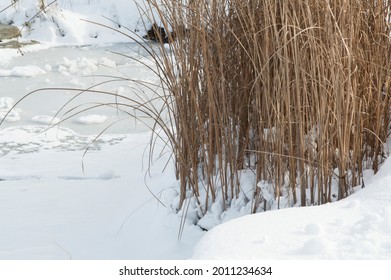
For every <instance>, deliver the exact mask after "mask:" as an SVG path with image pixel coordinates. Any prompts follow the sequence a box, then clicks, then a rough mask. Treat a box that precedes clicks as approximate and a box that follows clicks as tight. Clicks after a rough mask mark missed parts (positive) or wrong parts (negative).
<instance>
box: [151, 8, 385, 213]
mask: <svg viewBox="0 0 391 280" xmlns="http://www.w3.org/2000/svg"><path fill="white" fill-rule="evenodd" d="M147 2H148V5H147V8H146V9H145V10H144V11H143V13H146V14H148V11H153V12H151V13H149V15H150V21H151V22H162V26H164V27H165V28H166V29H172V30H174V32H173V34H171V35H169V36H172V37H175V38H172V39H175V41H174V42H173V43H172V44H171V45H170V50H169V51H167V49H165V48H164V47H162V50H161V51H162V56H161V60H160V61H159V63H160V65H159V67H160V68H159V69H160V70H161V73H160V74H161V77H162V81H163V83H164V85H165V88H166V90H167V91H166V95H167V99H170V100H172V103H170V104H171V108H172V110H171V111H170V112H171V114H172V118H171V119H172V120H173V126H174V128H175V129H174V130H175V134H173V135H174V136H175V137H173V138H171V144H172V146H173V149H174V155H175V160H176V167H177V175H178V178H179V180H180V186H181V194H180V198H181V201H180V205H182V204H183V202H184V201H185V199H186V195H187V194H189V193H191V194H192V195H193V196H194V197H195V198H196V199H197V200H199V199H200V192H201V191H202V189H204V190H203V191H205V192H206V194H207V196H206V198H205V200H204V201H198V202H199V204H200V205H202V207H203V211H207V209H208V208H209V206H210V204H211V202H213V201H214V200H215V198H216V197H217V196H218V193H217V192H218V191H219V192H220V191H221V192H222V194H221V195H222V196H223V198H224V201H225V203H226V205H225V207H227V206H228V204H229V203H230V201H231V199H232V198H234V197H236V196H238V194H239V192H240V191H241V188H240V180H239V171H240V170H243V169H252V170H254V172H255V173H256V177H257V182H260V181H267V182H269V183H270V184H272V185H273V186H274V195H275V198H276V199H277V200H278V199H279V197H280V196H281V195H282V194H283V193H285V194H286V193H289V194H290V196H291V198H292V202H293V203H294V204H300V205H301V206H305V205H311V204H322V203H327V202H329V201H330V200H331V194H332V189H331V186H332V182H333V180H334V181H335V180H336V181H337V182H338V199H342V198H344V197H346V196H347V195H349V194H350V192H351V190H352V187H353V186H356V185H359V184H361V179H362V176H363V170H364V169H366V168H372V169H373V170H374V171H375V172H377V170H378V169H379V165H380V164H381V162H382V160H383V159H384V157H385V156H386V154H385V152H386V151H385V150H384V143H385V141H386V139H387V137H388V133H389V124H390V119H389V118H390V115H389V109H390V93H391V92H390V77H391V60H390V59H391V42H390V31H391V30H390V20H391V3H390V2H391V1H386V0H377V1H374V0H354V1H345V0H332V1H324V0H304V1H296V0H284V1H275V0H246V1H243V0H226V1H206V0H198V1H191V0H188V1H183V0H182V1H180V0H161V1H155V0H148V1H147ZM170 39H171V38H170ZM253 197H254V207H253V211H257V208H258V207H259V206H260V205H263V204H262V203H263V201H264V200H263V196H262V191H261V189H260V188H259V187H257V186H256V185H255V186H254V193H253Z"/></svg>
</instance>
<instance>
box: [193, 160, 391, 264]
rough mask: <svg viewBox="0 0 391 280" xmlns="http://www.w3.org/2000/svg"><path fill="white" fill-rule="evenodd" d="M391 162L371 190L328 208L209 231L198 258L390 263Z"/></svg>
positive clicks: (285, 212)
mask: <svg viewBox="0 0 391 280" xmlns="http://www.w3.org/2000/svg"><path fill="white" fill-rule="evenodd" d="M390 169H391V160H389V159H388V160H387V161H386V162H385V164H384V165H383V166H382V168H381V170H380V171H379V172H378V173H377V174H376V175H374V176H367V177H366V187H365V188H364V189H363V190H360V191H359V192H357V193H355V194H353V195H351V196H349V197H348V198H346V199H344V200H342V201H339V202H334V203H331V204H326V205H322V206H312V207H303V208H290V209H282V210H278V211H269V212H265V213H259V214H255V215H251V216H246V217H242V218H239V219H236V220H232V221H230V222H227V223H225V224H222V225H220V226H218V227H215V228H214V229H212V230H211V231H209V232H208V233H207V234H206V235H205V236H204V237H203V239H202V240H201V241H200V243H198V245H197V246H196V247H195V251H194V254H193V256H192V258H193V259H242V258H245V259H389V258H390V257H391V206H390V205H391V192H390V186H391V174H390V172H389V170H390Z"/></svg>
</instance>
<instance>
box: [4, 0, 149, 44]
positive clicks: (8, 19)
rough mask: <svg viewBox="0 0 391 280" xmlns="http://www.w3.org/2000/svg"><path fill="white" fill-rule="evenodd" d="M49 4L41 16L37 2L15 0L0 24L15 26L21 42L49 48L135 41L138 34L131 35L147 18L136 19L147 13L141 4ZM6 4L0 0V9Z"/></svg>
mask: <svg viewBox="0 0 391 280" xmlns="http://www.w3.org/2000/svg"><path fill="white" fill-rule="evenodd" d="M53 2H54V3H53V4H51V5H50V6H48V7H47V8H46V9H45V11H44V12H40V9H39V7H38V4H39V1H27V0H19V1H18V2H17V3H15V4H14V5H12V6H11V7H10V8H8V9H6V10H5V11H3V12H2V13H0V22H2V23H12V24H14V25H16V26H18V27H19V28H20V29H21V33H22V39H27V40H30V39H34V40H38V41H40V42H45V43H47V44H51V45H86V44H102V43H113V42H126V41H132V40H133V39H131V38H130V37H129V36H132V37H136V39H138V37H137V36H138V35H139V34H137V33H136V34H134V31H137V30H143V29H145V28H144V26H143V25H144V23H143V21H144V22H146V23H148V19H147V18H144V19H141V17H140V12H141V13H143V11H145V10H147V8H146V7H145V3H144V1H143V0H135V1H129V0H116V1H106V0H71V1H69V0H58V1H53ZM46 3H47V4H49V3H51V1H46ZM9 4H10V1H9V0H0V7H7V6H8V5H9ZM102 25H106V26H102ZM121 33H124V34H125V35H124V34H121ZM127 35H129V36H127ZM140 35H142V34H140Z"/></svg>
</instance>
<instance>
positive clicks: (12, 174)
mask: <svg viewBox="0 0 391 280" xmlns="http://www.w3.org/2000/svg"><path fill="white" fill-rule="evenodd" d="M48 2H49V1H48ZM137 2H138V3H139V4H142V2H143V1H142V0H138V1H137ZM37 3H38V1H32V0H31V1H27V0H20V1H18V2H17V3H16V4H15V5H14V6H13V7H11V8H9V9H7V10H5V11H3V12H2V13H0V22H2V23H11V22H12V23H13V24H15V25H17V26H18V27H19V28H23V30H22V37H21V38H20V39H19V40H20V41H28V40H38V41H40V44H38V45H32V46H28V47H24V48H22V49H21V50H11V49H0V119H3V118H4V117H6V114H7V112H8V111H9V110H10V109H11V108H12V106H13V105H14V104H16V102H17V100H19V99H20V98H22V97H23V96H25V95H26V94H28V93H30V92H32V91H35V90H37V89H44V90H40V91H37V92H36V93H34V94H32V95H30V96H28V97H27V98H26V99H24V100H23V101H22V102H20V103H18V104H17V105H16V107H15V108H14V109H13V110H12V111H11V112H10V113H9V114H8V115H7V117H6V119H5V120H4V122H3V124H2V126H1V127H0V259H187V258H194V259H218V258H220V259H235V258H236V259H257V258H259V259H308V258H310V259H367V258H369V259H389V258H391V207H390V206H389V205H390V202H391V190H390V187H391V172H390V170H391V161H390V160H387V161H386V163H385V164H384V165H383V166H382V168H381V170H380V172H379V173H378V174H376V175H374V176H373V174H371V172H369V171H368V172H367V173H366V174H365V182H366V187H365V189H363V190H360V191H358V192H357V193H356V194H354V195H352V196H351V197H349V198H347V199H345V200H343V201H340V202H337V203H332V204H328V205H324V206H317V207H305V208H292V209H284V210H278V211H269V212H266V213H259V214H256V215H251V216H248V215H246V216H245V217H241V218H238V219H234V218H237V217H240V216H244V215H245V214H246V213H248V212H249V208H248V207H247V206H248V205H245V204H241V201H238V203H237V207H236V208H235V207H232V209H230V211H228V212H226V213H222V212H221V211H219V209H218V208H219V207H218V205H217V204H216V205H215V207H214V209H215V210H216V211H214V212H213V211H212V212H211V213H208V214H207V216H206V218H205V219H204V220H202V222H201V223H200V224H201V225H202V227H203V228H208V229H209V228H212V227H214V226H215V227H214V228H213V229H211V230H210V231H208V232H205V231H203V230H202V229H201V228H200V227H199V226H195V225H193V223H192V219H190V218H191V215H193V214H196V213H195V212H196V210H194V209H193V208H192V206H193V205H191V204H190V207H189V211H188V215H189V216H188V217H189V219H187V220H186V219H185V220H183V219H182V216H181V214H178V213H176V207H175V201H176V199H177V191H178V182H177V181H176V179H175V174H174V168H173V163H172V162H171V161H170V160H171V159H170V151H169V150H168V147H166V146H165V145H164V144H163V143H162V142H159V141H158V142H157V143H156V144H155V148H156V149H155V151H156V153H155V154H154V157H153V159H154V160H153V165H152V166H151V169H150V170H148V167H149V165H148V160H149V158H148V156H149V155H148V144H149V141H150V139H151V132H150V131H149V129H148V124H150V123H151V120H148V119H143V122H146V125H145V124H143V123H142V122H141V121H137V119H135V118H132V117H129V115H128V114H134V113H135V111H134V110H133V109H131V108H128V111H127V112H125V113H123V112H122V113H121V112H120V111H119V110H117V108H115V107H114V108H113V107H110V106H99V107H98V108H96V109H94V110H87V111H83V109H84V108H86V106H87V107H88V106H93V105H96V104H103V103H104V104H107V103H114V102H115V101H116V100H117V99H116V98H115V96H113V95H102V94H97V93H83V94H81V95H79V96H77V98H76V99H75V100H73V97H75V96H76V95H78V93H79V92H80V91H73V90H70V89H69V88H80V89H83V88H91V87H92V89H94V90H97V91H98V90H99V91H110V92H113V93H118V94H121V95H124V96H127V97H129V98H133V99H137V98H141V99H143V100H148V99H150V98H152V97H156V94H158V92H159V89H158V86H156V88H153V89H154V90H151V89H148V90H147V89H146V88H142V87H140V84H138V83H137V82H135V80H143V81H147V82H148V83H151V84H156V85H157V84H158V78H157V77H155V76H154V75H153V74H152V72H151V71H150V70H149V69H147V68H146V67H145V66H143V64H147V65H150V66H153V64H152V62H151V61H150V60H149V57H148V54H147V53H146V52H145V51H144V50H143V48H141V47H140V46H139V45H138V44H137V43H135V42H134V41H133V40H132V39H131V38H129V37H127V36H124V35H123V34H120V33H118V32H116V31H115V30H118V31H120V32H124V33H128V34H131V33H130V31H129V30H131V31H134V30H138V29H141V28H142V20H140V16H139V14H138V12H139V10H138V9H137V5H136V4H135V3H134V2H132V1H129V0H116V1H105V0H58V1H57V2H56V3H54V4H52V5H50V6H49V7H48V8H47V9H46V12H45V13H41V14H39V15H37V16H35V15H36V14H37V12H38V8H37ZM9 4H10V1H8V0H0V10H2V9H3V8H4V7H6V6H8V5H9ZM80 19H84V20H88V21H95V22H101V23H104V24H107V25H109V27H110V28H112V29H108V28H104V27H102V26H99V25H96V24H92V23H89V22H87V21H83V20H80ZM111 20H112V21H111ZM117 23H118V24H117ZM23 26H25V27H23ZM140 32H141V31H140ZM136 34H138V33H136ZM140 34H142V32H141V33H140ZM117 53H120V54H122V55H118V54H117ZM22 54H23V55H22ZM137 61H138V62H137ZM140 62H141V63H140ZM113 76H115V77H120V78H121V79H119V80H116V81H112V77H113ZM130 80H132V81H130ZM45 88H46V89H45ZM54 88H67V90H55V89H54ZM68 101H70V103H69V104H68V105H67V107H66V108H64V109H63V110H61V112H60V113H59V114H57V112H58V110H59V109H61V107H62V105H63V104H65V103H66V102H68ZM154 105H155V106H160V103H159V101H157V103H156V104H154ZM79 106H81V107H79ZM73 108H75V109H78V110H81V112H80V114H78V115H76V116H73V117H72V118H70V119H67V117H68V116H70V115H72V113H73V112H74V111H73V110H72V109H73ZM69 110H71V111H69ZM138 117H142V116H140V115H138ZM117 121H119V122H118V123H117ZM58 122H60V125H59V126H55V127H53V128H51V129H49V130H47V128H48V124H52V123H58ZM111 123H115V125H114V126H113V127H110V129H108V130H107V131H106V132H105V133H104V134H103V135H102V136H100V137H99V138H98V139H95V137H96V135H97V134H98V133H99V132H100V131H102V130H104V129H105V128H106V127H108V126H109V125H110V124H111ZM389 146H390V145H389ZM87 148H88V151H87V152H86V153H85V151H86V149H87ZM160 151H161V153H160ZM167 162H169V164H168V165H166V163H167ZM147 171H148V172H147ZM245 175H246V174H245V173H243V180H244V181H246V180H247V179H248V180H250V179H251V177H246V176H245ZM247 183H248V185H251V182H250V181H247ZM229 220H231V221H229ZM183 221H184V223H185V227H184V231H183V234H182V238H181V240H178V233H179V232H180V228H181V225H182V223H183ZM226 221H228V222H226ZM224 222H225V223H224ZM219 223H223V224H222V225H218V224H219ZM216 225H217V226H216ZM198 242H199V243H198Z"/></svg>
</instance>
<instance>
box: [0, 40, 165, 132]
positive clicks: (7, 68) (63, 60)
mask: <svg viewBox="0 0 391 280" xmlns="http://www.w3.org/2000/svg"><path fill="white" fill-rule="evenodd" d="M143 64H147V65H150V66H153V63H152V62H151V61H150V57H149V54H148V53H147V52H146V51H145V50H144V49H143V48H142V47H141V46H140V45H138V44H137V43H127V44H125V43H124V44H112V45H106V46H83V47H57V48H50V49H45V50H40V51H34V52H27V53H25V54H24V55H23V56H19V57H16V58H13V59H12V60H10V61H9V62H8V63H3V64H1V62H0V117H1V118H3V117H4V115H5V114H6V112H7V111H8V110H9V109H10V108H11V106H12V105H13V104H15V102H16V101H17V100H19V99H20V98H22V97H23V96H25V95H26V94H29V93H30V92H33V91H36V90H39V89H41V90H39V91H37V92H35V93H34V94H32V95H30V96H29V97H28V98H26V99H24V100H23V101H22V102H21V103H19V104H18V105H17V106H16V109H15V110H14V111H13V112H11V114H10V115H9V116H8V117H7V118H6V120H5V123H4V124H3V128H4V127H9V126H24V125H37V124H38V125H42V124H44V125H47V124H48V123H50V122H53V121H54V122H58V121H59V120H63V122H62V123H61V126H64V127H67V128H70V129H72V130H74V131H76V132H77V133H79V134H95V133H99V132H100V131H102V130H103V129H105V128H106V127H107V126H109V125H110V124H112V123H114V122H117V121H118V120H122V121H120V122H117V123H116V124H115V125H113V126H112V127H110V129H109V131H108V132H110V133H133V132H141V131H146V130H147V127H146V126H145V125H143V124H142V123H141V122H140V121H136V120H135V119H134V118H132V117H130V116H129V114H132V115H133V114H136V115H137V117H142V115H140V113H139V112H136V111H135V110H134V109H132V108H126V107H121V108H120V109H125V111H126V112H125V113H124V112H121V110H118V109H119V108H116V106H115V103H117V102H120V103H121V102H122V103H127V104H131V102H129V101H128V100H124V99H121V98H118V96H115V95H116V94H117V95H122V96H125V97H127V98H131V99H136V100H137V101H141V102H145V101H147V100H149V99H151V98H153V97H154V95H156V93H154V92H153V91H155V90H158V86H157V85H158V84H159V80H158V78H157V77H156V76H155V75H154V74H153V73H152V71H151V70H148V68H147V67H145V65H143ZM114 80H115V81H114ZM130 80H132V81H130ZM135 80H136V81H144V82H147V83H151V84H153V85H156V86H153V87H152V88H150V89H147V88H146V87H143V86H141V85H140V83H137V82H134V81H135ZM54 88H69V89H68V90H66V89H63V90H60V89H58V90H56V89H54ZM87 88H90V89H92V90H94V91H107V92H109V93H111V95H108V94H101V93H97V92H89V93H88V92H83V93H81V91H80V90H77V89H87ZM70 89H75V90H70ZM79 93H81V94H79ZM75 96H77V97H76V98H75V99H74V100H72V99H73V98H74V97H75ZM67 102H70V103H69V104H68V105H67V106H66V108H63V110H62V111H60V113H59V114H57V113H58V111H59V110H60V109H61V108H62V107H63V106H64V104H66V103H67ZM108 103H110V104H111V105H110V106H107V105H98V104H108ZM158 103H159V102H158ZM158 103H157V104H155V105H157V106H159V104H158ZM89 107H96V108H94V109H91V110H86V111H83V110H85V109H86V108H89ZM69 110H71V111H69ZM77 111H81V112H80V113H79V114H77V115H75V116H73V117H71V116H72V115H73V114H74V113H76V112H77ZM54 116H56V119H53V117H54ZM68 117H71V118H69V119H67V118H68ZM143 121H145V119H143ZM147 123H152V122H151V121H150V120H147Z"/></svg>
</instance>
